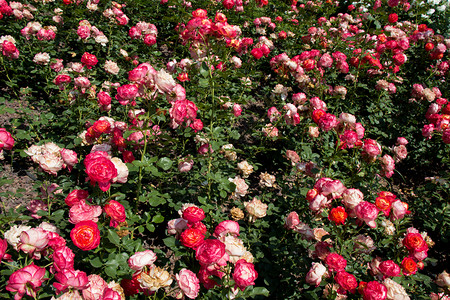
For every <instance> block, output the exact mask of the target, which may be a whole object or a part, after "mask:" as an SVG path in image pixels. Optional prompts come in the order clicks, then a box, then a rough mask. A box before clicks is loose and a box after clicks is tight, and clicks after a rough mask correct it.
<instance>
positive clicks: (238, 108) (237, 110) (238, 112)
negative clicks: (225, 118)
mask: <svg viewBox="0 0 450 300" xmlns="http://www.w3.org/2000/svg"><path fill="white" fill-rule="evenodd" d="M233 114H234V116H235V117H239V116H240V115H241V114H242V107H241V106H240V105H239V104H237V103H235V104H234V105H233Z"/></svg>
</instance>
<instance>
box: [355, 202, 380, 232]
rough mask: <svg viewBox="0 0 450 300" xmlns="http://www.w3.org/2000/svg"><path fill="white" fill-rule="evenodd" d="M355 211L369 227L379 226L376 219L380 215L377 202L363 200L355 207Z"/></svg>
mask: <svg viewBox="0 0 450 300" xmlns="http://www.w3.org/2000/svg"><path fill="white" fill-rule="evenodd" d="M355 213H356V216H357V217H358V219H360V220H361V221H364V222H365V223H366V224H367V225H368V226H369V227H371V228H376V227H377V223H376V222H375V219H376V218H377V216H378V209H377V207H376V205H375V204H373V203H370V202H367V201H362V202H360V203H359V204H358V205H357V206H356V207H355Z"/></svg>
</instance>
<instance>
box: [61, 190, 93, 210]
mask: <svg viewBox="0 0 450 300" xmlns="http://www.w3.org/2000/svg"><path fill="white" fill-rule="evenodd" d="M87 197H89V192H88V191H85V190H73V191H71V192H70V193H69V195H67V197H66V199H65V200H64V201H65V202H66V204H67V205H68V206H73V205H75V204H76V203H78V202H80V200H86V199H87Z"/></svg>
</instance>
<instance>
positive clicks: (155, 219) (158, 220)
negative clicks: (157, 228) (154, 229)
mask: <svg viewBox="0 0 450 300" xmlns="http://www.w3.org/2000/svg"><path fill="white" fill-rule="evenodd" d="M152 222H153V223H162V222H164V217H163V216H161V215H156V216H154V217H153V218H152Z"/></svg>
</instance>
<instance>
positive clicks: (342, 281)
mask: <svg viewBox="0 0 450 300" xmlns="http://www.w3.org/2000/svg"><path fill="white" fill-rule="evenodd" d="M334 280H335V281H336V282H337V283H338V284H339V286H340V287H341V288H342V289H343V290H345V291H349V292H350V293H352V294H353V293H355V291H356V288H357V287H358V282H357V281H356V278H355V276H353V275H352V274H350V273H347V272H345V271H341V272H339V273H337V274H336V276H335V277H334Z"/></svg>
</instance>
